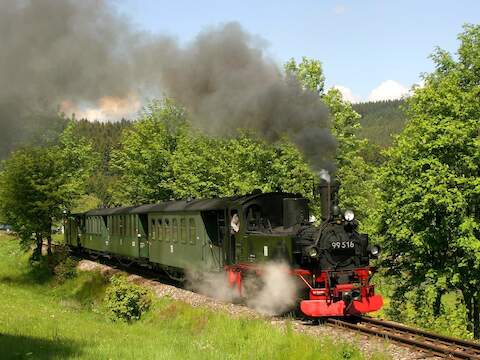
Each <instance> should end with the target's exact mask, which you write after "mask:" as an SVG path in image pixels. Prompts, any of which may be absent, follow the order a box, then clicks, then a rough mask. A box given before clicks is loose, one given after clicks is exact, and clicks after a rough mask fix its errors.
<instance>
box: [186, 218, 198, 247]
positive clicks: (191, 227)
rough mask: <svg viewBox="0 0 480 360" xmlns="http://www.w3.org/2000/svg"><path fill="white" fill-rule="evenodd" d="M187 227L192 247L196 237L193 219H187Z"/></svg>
mask: <svg viewBox="0 0 480 360" xmlns="http://www.w3.org/2000/svg"><path fill="white" fill-rule="evenodd" d="M188 227H189V233H188V234H189V240H190V244H192V245H194V244H195V239H196V237H197V229H196V226H195V219H189V220H188Z"/></svg>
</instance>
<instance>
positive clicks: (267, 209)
mask: <svg viewBox="0 0 480 360" xmlns="http://www.w3.org/2000/svg"><path fill="white" fill-rule="evenodd" d="M320 188H321V191H320V193H321V199H322V211H323V212H322V220H323V221H322V223H321V225H320V226H314V225H313V224H311V223H310V222H309V208H308V202H307V200H306V199H304V198H302V197H300V196H298V195H295V194H288V193H280V192H278V193H266V194H264V193H254V194H250V195H246V196H237V197H230V198H220V199H196V200H181V201H167V202H163V203H159V204H153V205H141V206H134V207H123V208H112V209H95V210H91V211H88V212H85V213H81V214H72V215H69V216H68V217H67V219H66V232H65V241H66V243H67V244H68V245H69V246H70V247H71V248H72V249H75V250H77V251H83V252H88V253H90V254H93V255H103V256H108V257H115V258H117V259H118V260H119V261H120V262H125V261H127V262H136V263H138V264H142V265H145V266H149V267H151V268H154V269H158V270H161V271H164V272H165V273H167V274H168V275H169V276H170V277H172V278H174V279H177V280H180V279H182V277H183V275H184V274H185V272H186V271H188V270H193V271H199V272H225V273H226V276H227V279H228V281H229V283H230V285H231V286H232V287H235V288H236V289H237V290H238V292H239V294H241V292H242V291H243V289H244V279H245V278H247V277H251V276H257V277H258V278H261V275H262V264H264V263H266V262H269V261H282V262H285V263H288V264H289V266H290V275H291V276H295V277H297V278H298V279H299V281H301V282H302V283H303V284H304V288H305V296H304V299H303V300H302V301H301V303H300V308H301V310H302V312H303V313H304V314H305V315H307V316H310V317H322V316H344V315H350V314H359V313H366V312H370V311H375V310H378V309H379V308H380V307H381V306H382V299H381V297H380V296H379V295H375V293H374V287H373V286H372V285H370V284H369V280H370V277H371V274H372V272H373V270H374V269H373V268H371V267H370V266H369V259H370V258H371V257H373V256H376V254H377V253H378V248H377V247H372V246H370V245H369V244H368V237H367V236H366V235H363V234H359V233H358V232H357V230H356V222H355V220H354V215H353V212H351V211H350V212H349V211H347V212H345V213H343V214H342V213H341V212H340V211H339V209H338V206H337V205H336V204H335V201H334V197H333V196H332V190H333V188H332V187H331V186H330V184H328V183H323V184H322V186H321V187H320Z"/></svg>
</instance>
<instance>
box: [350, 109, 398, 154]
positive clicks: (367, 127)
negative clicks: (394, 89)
mask: <svg viewBox="0 0 480 360" xmlns="http://www.w3.org/2000/svg"><path fill="white" fill-rule="evenodd" d="M404 103H405V102H404V100H387V101H377V102H364V103H359V104H354V105H353V109H354V110H355V111H356V112H358V113H359V114H360V115H362V118H361V119H360V124H361V125H362V128H361V129H360V134H359V135H360V137H362V138H366V139H368V140H370V141H371V142H372V143H374V144H376V145H379V146H381V147H386V146H390V145H391V144H392V140H393V137H392V135H396V134H399V133H400V131H402V129H403V127H404V126H405V122H406V120H407V119H406V115H405V113H404V111H403V106H404Z"/></svg>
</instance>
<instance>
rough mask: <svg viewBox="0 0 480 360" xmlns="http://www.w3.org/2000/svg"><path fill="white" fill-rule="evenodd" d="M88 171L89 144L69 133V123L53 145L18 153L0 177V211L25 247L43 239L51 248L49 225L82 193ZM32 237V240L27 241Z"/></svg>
mask: <svg viewBox="0 0 480 360" xmlns="http://www.w3.org/2000/svg"><path fill="white" fill-rule="evenodd" d="M92 168H93V155H92V152H91V145H90V143H89V142H88V141H86V140H85V139H81V138H80V139H79V138H78V137H77V136H75V135H74V124H73V123H72V124H70V125H69V126H68V127H67V128H66V129H65V131H64V132H63V133H62V135H61V136H60V139H59V142H58V144H57V145H54V146H51V147H48V148H41V147H29V148H24V149H21V150H17V151H16V152H14V153H13V154H12V156H11V157H10V158H9V159H7V160H5V161H4V163H3V168H2V172H1V173H0V185H1V186H0V207H1V209H0V211H1V212H2V214H3V216H4V217H5V218H6V220H7V221H8V222H9V223H10V224H11V225H12V226H13V228H14V230H15V231H17V232H18V233H19V235H20V238H21V242H22V244H23V245H24V246H25V247H26V248H29V247H30V245H31V243H32V241H33V240H34V241H36V245H37V248H36V252H35V255H36V256H38V255H39V252H40V250H41V245H42V239H43V238H47V239H48V240H49V244H50V240H51V237H50V234H51V227H52V224H53V223H54V222H56V221H60V220H61V219H62V216H63V211H64V210H69V209H71V208H72V206H73V205H74V202H75V200H76V199H77V198H78V197H79V196H80V195H81V194H82V192H83V190H84V186H85V182H86V180H87V178H88V176H89V175H90V173H91V171H92ZM32 234H35V238H34V239H32Z"/></svg>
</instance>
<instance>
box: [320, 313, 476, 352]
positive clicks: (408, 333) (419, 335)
mask: <svg viewBox="0 0 480 360" xmlns="http://www.w3.org/2000/svg"><path fill="white" fill-rule="evenodd" d="M352 320H353V321H346V320H344V319H341V320H340V319H333V318H329V319H327V320H326V323H327V324H329V325H332V326H335V327H343V328H347V329H351V330H354V331H358V332H361V333H365V334H368V335H372V336H380V337H383V338H385V339H388V340H390V341H393V342H396V343H400V344H402V345H405V346H408V347H410V348H414V349H417V350H421V351H423V352H425V353H428V354H431V355H434V356H438V357H444V358H449V359H480V344H477V343H474V342H471V341H465V340H461V339H455V338H451V337H448V336H442V335H438V334H434V333H430V332H428V331H424V330H421V329H416V328H412V327H409V326H405V325H402V324H398V323H394V322H390V321H385V320H378V319H374V318H369V317H356V318H353V319H352Z"/></svg>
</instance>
